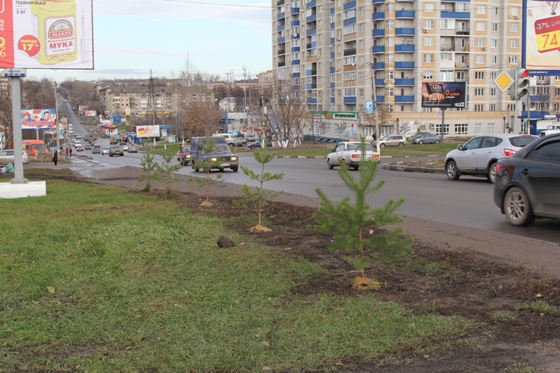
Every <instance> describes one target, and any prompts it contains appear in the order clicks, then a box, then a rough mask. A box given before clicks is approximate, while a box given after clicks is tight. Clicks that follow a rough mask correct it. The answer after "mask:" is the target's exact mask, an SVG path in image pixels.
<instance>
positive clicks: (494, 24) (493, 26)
mask: <svg viewBox="0 0 560 373" xmlns="http://www.w3.org/2000/svg"><path fill="white" fill-rule="evenodd" d="M492 31H494V32H497V31H498V24H497V23H492Z"/></svg>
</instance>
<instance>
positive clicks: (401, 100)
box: [395, 95, 414, 103]
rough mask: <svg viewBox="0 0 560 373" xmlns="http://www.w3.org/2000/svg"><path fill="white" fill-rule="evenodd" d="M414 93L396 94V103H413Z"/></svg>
mask: <svg viewBox="0 0 560 373" xmlns="http://www.w3.org/2000/svg"><path fill="white" fill-rule="evenodd" d="M412 102H414V95H404V96H395V103H412Z"/></svg>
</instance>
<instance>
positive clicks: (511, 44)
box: [509, 39, 518, 49]
mask: <svg viewBox="0 0 560 373" xmlns="http://www.w3.org/2000/svg"><path fill="white" fill-rule="evenodd" d="M509 47H510V48H512V49H517V47H518V44H517V39H510V40H509Z"/></svg>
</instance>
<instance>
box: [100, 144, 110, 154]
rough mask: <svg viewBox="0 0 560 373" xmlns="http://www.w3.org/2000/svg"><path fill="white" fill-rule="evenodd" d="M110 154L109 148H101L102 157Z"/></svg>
mask: <svg viewBox="0 0 560 373" xmlns="http://www.w3.org/2000/svg"><path fill="white" fill-rule="evenodd" d="M105 154H109V147H108V146H104V147H102V148H101V155H105Z"/></svg>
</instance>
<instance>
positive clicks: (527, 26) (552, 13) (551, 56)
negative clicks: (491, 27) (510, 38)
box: [521, 0, 560, 76]
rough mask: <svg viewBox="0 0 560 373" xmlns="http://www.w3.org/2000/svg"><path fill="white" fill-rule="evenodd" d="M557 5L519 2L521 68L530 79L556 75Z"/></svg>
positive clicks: (559, 69) (559, 64)
mask: <svg viewBox="0 0 560 373" xmlns="http://www.w3.org/2000/svg"><path fill="white" fill-rule="evenodd" d="M559 5H560V1H554V0H552V1H550V0H547V1H534V0H523V8H522V9H523V18H522V26H523V28H522V30H523V36H522V48H521V66H522V67H524V68H526V69H528V70H529V71H531V75H532V76H536V75H541V76H548V75H552V76H556V75H560V54H559V53H560V44H559V43H558V40H559V38H560V15H557V13H559V12H560V9H558V6H559Z"/></svg>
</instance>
